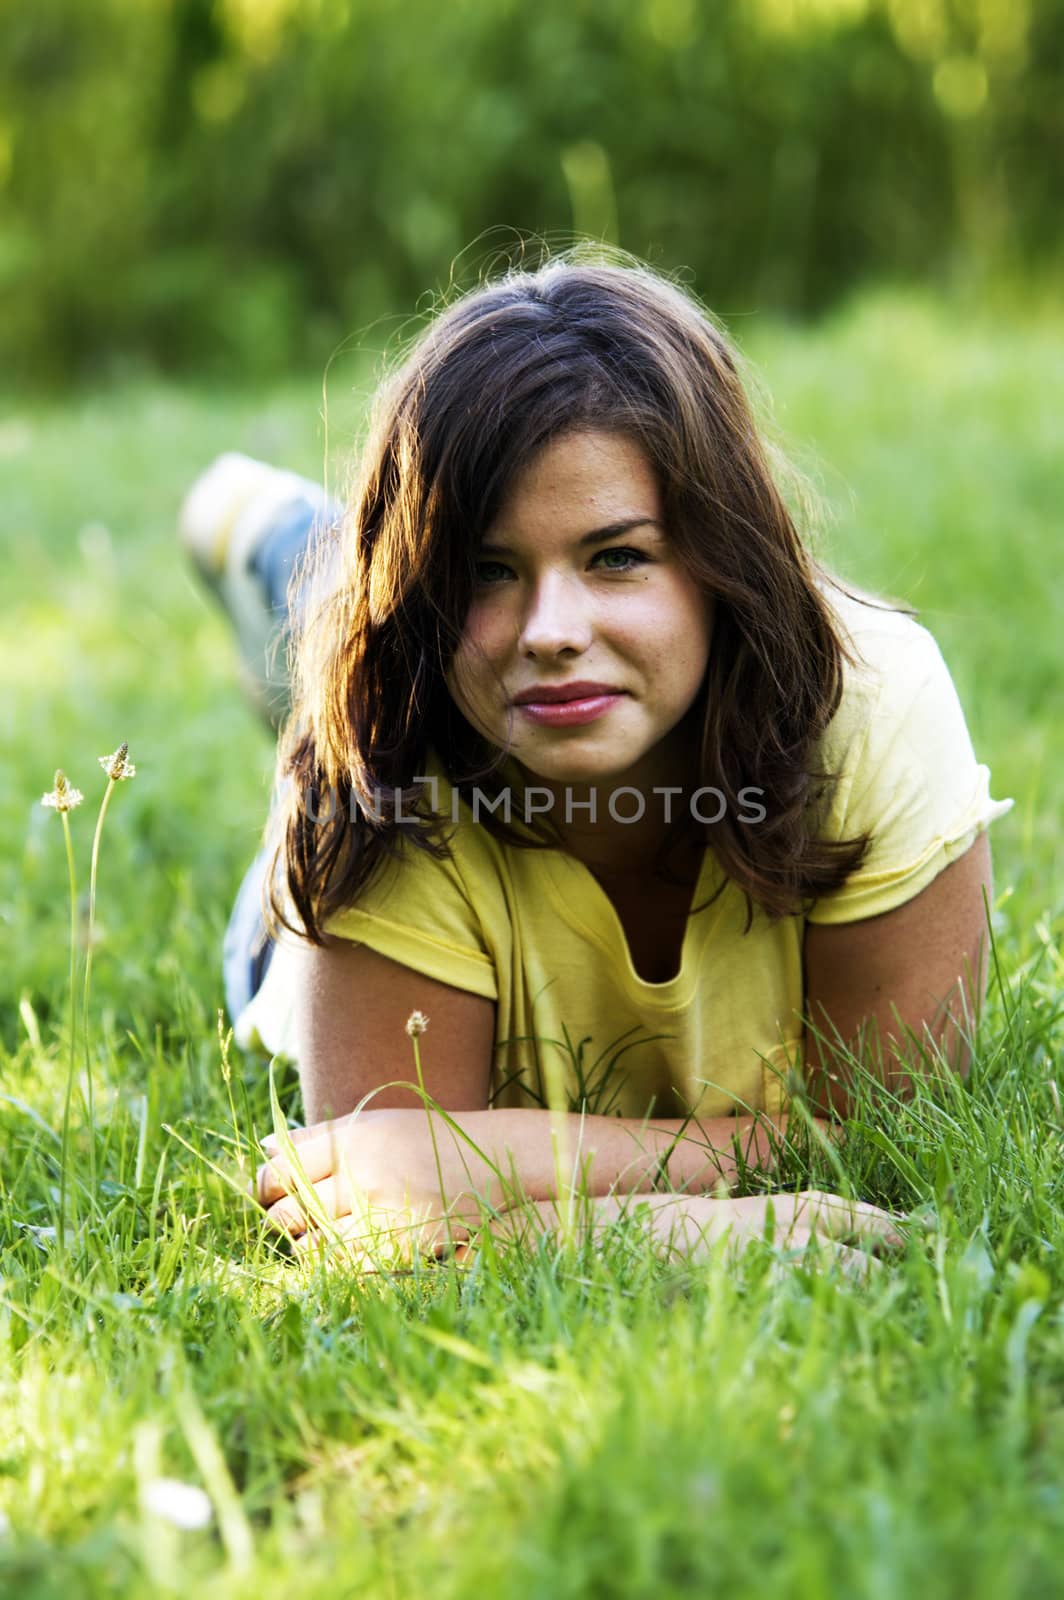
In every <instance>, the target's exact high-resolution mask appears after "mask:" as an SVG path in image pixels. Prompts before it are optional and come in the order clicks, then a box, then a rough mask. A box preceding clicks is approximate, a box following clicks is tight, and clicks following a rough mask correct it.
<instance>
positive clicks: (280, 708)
mask: <svg viewBox="0 0 1064 1600" xmlns="http://www.w3.org/2000/svg"><path fill="white" fill-rule="evenodd" d="M341 510H342V508H341V507H340V506H339V505H338V504H337V503H336V502H335V501H333V500H330V499H329V497H328V496H327V495H326V494H325V491H324V490H323V489H322V488H321V486H320V485H319V484H316V483H313V482H312V481H311V480H310V479H309V478H301V477H299V476H298V475H297V474H296V473H294V472H283V471H281V470H280V469H279V468H277V467H270V466H267V465H266V463H265V462H262V461H254V460H252V459H251V457H250V456H242V455H238V454H236V453H235V452H231V453H229V454H227V455H224V456H219V457H218V459H217V461H215V462H213V463H212V464H211V466H209V467H208V468H207V470H206V472H204V473H202V474H201V476H200V477H199V478H197V479H196V481H195V483H194V484H193V485H192V488H191V489H190V490H189V492H188V494H187V496H186V497H185V501H184V504H183V506H182V508H181V514H180V518H179V522H178V527H179V531H180V535H181V541H182V543H183V544H184V547H185V549H186V551H187V552H188V554H189V556H190V557H191V559H192V561H193V562H194V564H195V566H196V567H197V569H198V570H199V572H200V575H201V576H202V577H203V579H204V581H205V582H206V584H207V586H208V588H209V589H210V590H211V592H212V593H213V594H214V595H215V597H216V598H217V599H218V601H219V603H220V604H221V606H222V607H223V609H224V610H225V612H226V615H227V616H228V617H229V620H230V622H231V623H232V625H233V629H234V631H235V633H236V636H237V641H238V643H239V646H240V654H241V660H242V668H243V679H244V687H245V689H246V691H247V693H248V694H249V696H250V698H251V700H252V702H253V704H254V705H255V708H256V710H258V711H259V712H260V713H261V715H263V716H264V717H265V718H266V720H267V721H268V722H269V723H270V724H271V726H272V727H274V728H278V727H279V726H280V725H281V723H282V722H283V721H284V718H285V716H286V714H287V711H288V705H289V686H288V675H287V662H286V655H285V651H286V646H287V640H288V632H289V618H290V608H291V607H294V608H298V605H299V600H300V591H299V589H298V588H297V589H296V591H295V592H294V593H292V592H291V585H292V578H293V574H294V573H295V572H297V571H298V569H299V566H300V563H301V561H302V558H303V557H304V555H305V554H306V553H307V552H308V551H309V549H310V548H311V546H312V545H313V543H314V541H315V540H316V538H317V537H318V535H319V534H320V533H322V532H323V531H325V530H326V529H328V528H330V527H333V526H335V524H336V523H337V522H338V521H339V518H340V516H341Z"/></svg>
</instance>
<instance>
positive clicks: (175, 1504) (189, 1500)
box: [141, 1478, 214, 1533]
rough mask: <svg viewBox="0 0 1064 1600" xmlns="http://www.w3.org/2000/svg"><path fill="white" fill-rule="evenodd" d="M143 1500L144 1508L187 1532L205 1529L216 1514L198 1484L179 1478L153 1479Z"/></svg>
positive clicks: (145, 1491)
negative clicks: (183, 1481) (182, 1480)
mask: <svg viewBox="0 0 1064 1600" xmlns="http://www.w3.org/2000/svg"><path fill="white" fill-rule="evenodd" d="M141 1499H142V1504H143V1506H144V1509H145V1511H149V1512H150V1513H151V1514H152V1516H153V1517H162V1519H163V1521H164V1522H170V1523H172V1524H173V1526H174V1527H175V1528H182V1529H184V1530H185V1532H187V1533H194V1532H195V1530H196V1529H197V1528H206V1527H207V1526H208V1525H209V1524H210V1522H211V1520H212V1518H213V1516H214V1508H213V1506H212V1505H211V1502H210V1496H209V1495H207V1494H206V1493H205V1492H204V1491H203V1490H202V1489H201V1488H199V1487H198V1485H196V1484H194V1483H182V1482H181V1481H180V1479H178V1478H153V1479H152V1480H151V1482H150V1483H146V1484H145V1485H144V1491H143V1494H142V1497H141Z"/></svg>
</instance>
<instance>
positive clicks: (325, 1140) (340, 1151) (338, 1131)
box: [255, 1122, 347, 1206]
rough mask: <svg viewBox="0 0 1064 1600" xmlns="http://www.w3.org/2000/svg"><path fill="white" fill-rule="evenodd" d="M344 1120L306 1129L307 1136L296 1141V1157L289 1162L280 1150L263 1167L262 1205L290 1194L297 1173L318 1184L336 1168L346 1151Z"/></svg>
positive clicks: (258, 1182) (259, 1186) (258, 1189)
mask: <svg viewBox="0 0 1064 1600" xmlns="http://www.w3.org/2000/svg"><path fill="white" fill-rule="evenodd" d="M345 1129H346V1124H345V1123H335V1122H326V1123H322V1124H321V1125H320V1126H319V1127H318V1128H305V1129H303V1130H302V1132H303V1135H304V1137H303V1138H301V1139H300V1140H299V1141H298V1142H297V1143H296V1148H295V1157H296V1158H297V1161H298V1164H297V1161H296V1160H293V1161H290V1160H289V1158H288V1156H287V1155H285V1153H284V1151H282V1150H281V1149H278V1150H277V1152H276V1154H275V1155H273V1156H271V1158H270V1160H269V1161H267V1162H266V1163H265V1165H263V1166H261V1167H260V1168H259V1170H258V1173H257V1175H256V1179H255V1193H256V1195H257V1197H258V1202H259V1205H260V1206H270V1205H272V1204H273V1202H274V1201H275V1200H279V1199H280V1198H281V1196H282V1195H285V1194H291V1193H292V1192H293V1190H295V1188H296V1187H297V1182H296V1173H297V1172H298V1173H299V1174H300V1175H301V1176H302V1177H303V1178H305V1179H306V1181H307V1182H308V1183H314V1184H316V1183H319V1182H320V1181H321V1179H323V1178H327V1177H329V1176H330V1174H332V1173H333V1172H335V1171H337V1170H338V1168H339V1167H340V1165H341V1162H342V1160H343V1158H344V1156H345V1154H346V1151H347V1143H346V1141H345V1139H344V1132H345Z"/></svg>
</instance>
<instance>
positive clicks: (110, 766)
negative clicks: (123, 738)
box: [97, 744, 137, 783]
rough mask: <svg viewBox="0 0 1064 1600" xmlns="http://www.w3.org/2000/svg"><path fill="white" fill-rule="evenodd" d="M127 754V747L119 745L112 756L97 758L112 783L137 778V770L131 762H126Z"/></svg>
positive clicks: (126, 745)
mask: <svg viewBox="0 0 1064 1600" xmlns="http://www.w3.org/2000/svg"><path fill="white" fill-rule="evenodd" d="M128 754H129V745H128V744H120V745H119V746H118V749H117V750H116V751H115V753H114V755H112V756H99V757H97V759H98V761H99V763H100V765H101V767H102V768H103V770H104V771H105V772H106V774H107V776H108V777H109V778H110V780H111V782H112V783H120V782H121V781H122V779H123V778H135V777H136V776H137V769H136V767H135V766H134V765H133V763H132V761H127V760H126V757H127V755H128Z"/></svg>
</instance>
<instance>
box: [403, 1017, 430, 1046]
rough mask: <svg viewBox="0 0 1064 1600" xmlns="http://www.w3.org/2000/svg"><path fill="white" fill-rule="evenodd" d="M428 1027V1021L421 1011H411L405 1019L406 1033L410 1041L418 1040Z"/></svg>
mask: <svg viewBox="0 0 1064 1600" xmlns="http://www.w3.org/2000/svg"><path fill="white" fill-rule="evenodd" d="M428 1025H429V1019H428V1017H427V1016H426V1015H425V1013H424V1012H423V1011H411V1013H410V1015H409V1016H408V1017H407V1019H406V1031H407V1033H408V1034H409V1035H410V1037H411V1039H418V1038H420V1037H421V1035H422V1034H423V1033H424V1032H425V1029H426V1028H427V1027H428Z"/></svg>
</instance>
